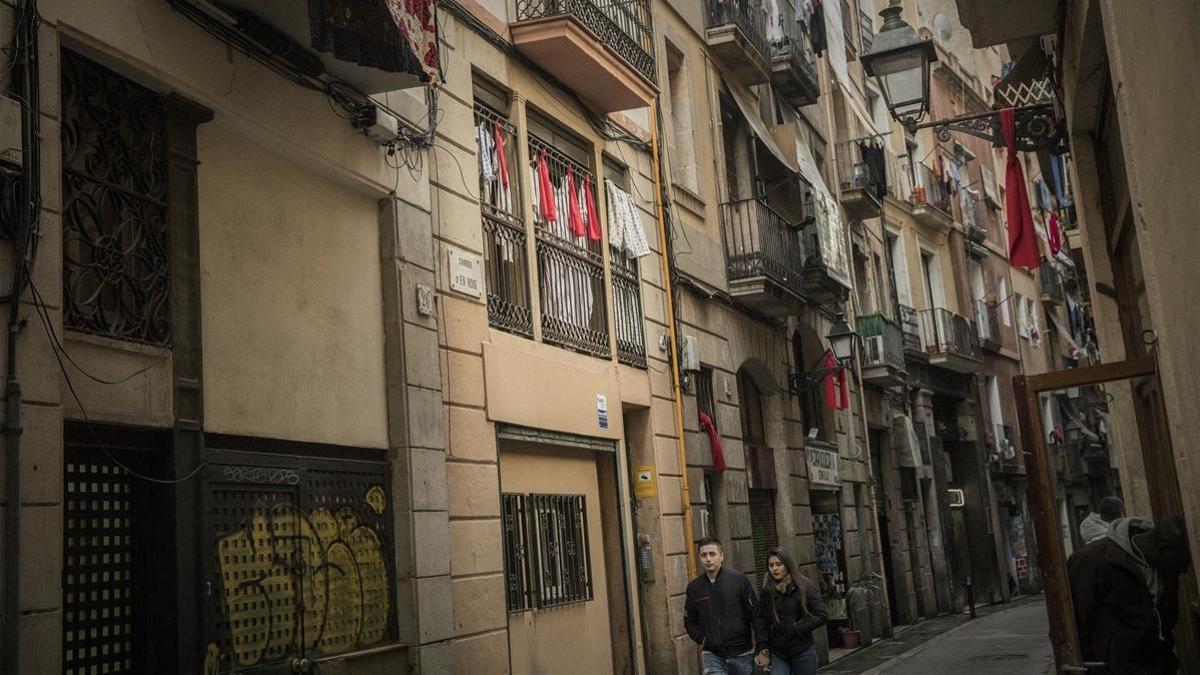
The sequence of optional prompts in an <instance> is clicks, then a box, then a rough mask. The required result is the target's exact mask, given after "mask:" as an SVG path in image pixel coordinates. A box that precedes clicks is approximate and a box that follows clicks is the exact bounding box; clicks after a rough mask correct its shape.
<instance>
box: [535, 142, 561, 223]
mask: <svg viewBox="0 0 1200 675" xmlns="http://www.w3.org/2000/svg"><path fill="white" fill-rule="evenodd" d="M537 179H538V190H537V192H538V212H539V213H540V214H541V216H542V220H544V221H546V222H548V223H553V222H555V221H556V220H558V209H557V208H555V206H554V184H553V183H551V182H550V165H549V164H547V163H546V150H545V149H544V148H543V149H542V152H541V154H540V155H538V159H537Z"/></svg>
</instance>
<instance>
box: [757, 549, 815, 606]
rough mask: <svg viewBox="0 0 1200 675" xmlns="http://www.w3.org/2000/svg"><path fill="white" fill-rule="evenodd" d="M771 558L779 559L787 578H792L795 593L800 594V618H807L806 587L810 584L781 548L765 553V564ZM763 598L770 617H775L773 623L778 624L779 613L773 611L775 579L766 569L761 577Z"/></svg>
mask: <svg viewBox="0 0 1200 675" xmlns="http://www.w3.org/2000/svg"><path fill="white" fill-rule="evenodd" d="M771 556H775V557H776V558H779V562H781V563H783V568H784V569H785V570H787V573H788V576H790V577H791V578H792V583H794V584H796V592H798V593H799V594H800V616H801V618H803V617H806V616H808V587H809V585H811V584H812V582H811V581H809V580H808V577H806V576H804V575H803V574H800V568H798V567H796V563H795V562H793V561H792V557H791V556H789V555H788V554H787V553H785V552H784V550H783V549H781V548H773V549H771V550H770V551H767V562H768V563H769V562H770V561H771ZM762 590H763V593H762V594H763V598H764V601H765V602H766V603H767V608H768V609H770V610H771V616H773V617H775V623H779V612H777V611H775V594H776V592H777V591H776V590H775V579H774V578H773V577H772V576H771V571H770V569H769V565H768V569H767V573H766V574H765V575H764V576H763V586H762Z"/></svg>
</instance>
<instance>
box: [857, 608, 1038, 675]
mask: <svg viewBox="0 0 1200 675" xmlns="http://www.w3.org/2000/svg"><path fill="white" fill-rule="evenodd" d="M1034 599H1039V600H1040V599H1043V596H1041V595H1035V596H1031V597H1029V598H1024V599H1022V600H1021V601H1018V602H1009V603H1006V604H1007V605H1009V606H1008V607H1005V608H1004V609H1000V610H997V611H995V612H990V613H988V615H987V616H984V617H979V618H978V619H975V620H969V621H964V622H962V623H961V624H959V625H957V626H955V627H954V628H951V629H950V630H948V631H946V632H944V633H940V634H938V635H936V636H934V637H932V638H930V639H928V640H926V641H925V642H922V643H921V644H919V645H916V646H915V647H913V648H912V649H910V650H908V651H906V652H903V653H900V654H897V655H895V656H893V657H892V658H890V659H888V660H887V661H884V662H883V663H881V664H879V665H878V666H875V667H874V668H872V669H870V670H864V671H862V672H861V673H859V675H880V674H881V673H883V672H884V671H886V670H887V669H888V668H891V667H893V666H895V665H896V664H898V663H900V662H901V661H904V660H906V659H908V658H909V657H912V656H915V655H917V654H920V653H921V652H923V651H925V650H927V649H929V648H930V647H933V646H935V645H936V644H937V643H939V642H941V641H942V640H945V639H946V638H948V637H949V636H951V635H954V634H955V633H957V632H958V631H960V630H963V629H965V628H967V627H969V626H971V625H973V624H974V623H975V622H976V621H980V620H982V619H987V618H991V617H993V616H999V615H1001V614H1004V613H1005V612H1010V611H1012V610H1014V609H1020V608H1021V607H1024V606H1025V605H1028V604H1032V602H1033V601H1034Z"/></svg>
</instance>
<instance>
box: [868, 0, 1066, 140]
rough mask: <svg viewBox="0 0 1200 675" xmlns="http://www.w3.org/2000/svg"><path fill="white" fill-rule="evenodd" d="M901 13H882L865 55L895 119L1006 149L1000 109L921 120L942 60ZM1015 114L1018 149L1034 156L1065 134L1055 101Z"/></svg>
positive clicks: (894, 9)
mask: <svg viewBox="0 0 1200 675" xmlns="http://www.w3.org/2000/svg"><path fill="white" fill-rule="evenodd" d="M902 12H903V10H902V8H900V7H899V6H890V7H887V8H885V9H883V10H882V11H880V12H879V15H880V16H882V17H883V26H881V27H880V29H879V32H878V33H876V35H875V41H874V43H873V44H872V49H871V51H870V52H867V53H865V54H863V55H862V56H861V57H860V58H861V59H862V65H863V69H864V70H865V71H866V73H867V74H868V75H870V76H871V77H873V78H875V83H876V84H877V85H878V86H879V89H880V91H882V92H883V98H884V101H885V102H886V103H887V108H888V111H889V112H890V113H891V115H892V119H894V120H896V121H897V122H899V123H900V124H901V125H902V126H903V127H904V129H905V130H906V131H908V133H910V134H915V133H916V132H917V130H918V129H925V128H929V127H933V130H934V133H935V134H937V137H938V140H941V141H949V140H950V133H951V132H952V131H961V132H963V133H967V134H971V135H972V136H977V137H979V138H982V139H985V140H987V141H991V143H992V145H994V146H995V147H1002V146H1004V144H1005V143H1004V136H1003V135H1002V134H1001V133H1000V114H999V111H998V110H989V111H987V112H982V113H974V114H969V115H959V116H957V117H947V118H945V119H940V120H934V121H932V122H921V119H922V118H923V117H925V114H926V113H927V112H929V72H930V69H931V64H933V63H934V62H935V61H937V60H938V59H937V51H936V50H935V49H934V47H933V41H932V40H922V39H921V38H919V37H918V36H917V31H916V30H914V29H913V27H912V26H910V25H908V22H906V21H905V20H904V19H902V18H901V17H900V14H901V13H902ZM1013 110H1014V118H1015V120H1014V121H1015V125H1014V126H1015V131H1016V134H1015V135H1016V139H1015V140H1016V143H1015V146H1016V149H1017V150H1021V151H1023V152H1033V151H1036V150H1045V149H1050V148H1053V147H1054V146H1056V145H1058V143H1059V142H1060V136H1061V134H1060V133H1059V128H1058V124H1057V119H1056V117H1055V114H1054V107H1053V106H1052V105H1051V104H1050V103H1048V102H1040V103H1033V104H1030V105H1022V106H1016V107H1015V108H1013Z"/></svg>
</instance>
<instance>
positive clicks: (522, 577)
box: [501, 493, 594, 612]
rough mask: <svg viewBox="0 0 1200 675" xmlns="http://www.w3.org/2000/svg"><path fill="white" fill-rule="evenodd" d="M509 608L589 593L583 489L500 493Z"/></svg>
mask: <svg viewBox="0 0 1200 675" xmlns="http://www.w3.org/2000/svg"><path fill="white" fill-rule="evenodd" d="M501 502H502V505H501V511H502V513H503V526H504V575H505V577H504V578H505V597H506V605H507V608H508V611H509V612H522V611H525V610H530V609H543V608H547V607H558V606H562V605H570V604H576V603H580V602H588V601H590V600H592V599H593V597H594V596H593V586H592V563H591V545H590V541H589V537H588V522H587V500H586V498H585V497H584V496H583V495H558V494H513V493H506V494H503V495H501Z"/></svg>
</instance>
